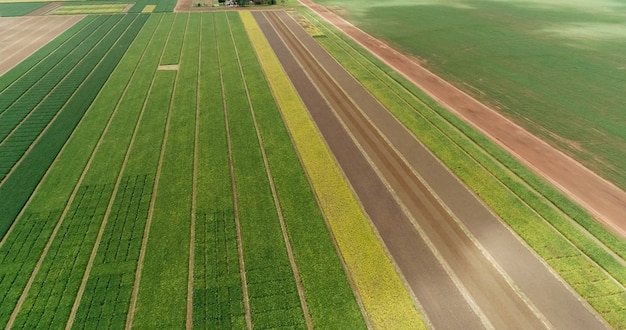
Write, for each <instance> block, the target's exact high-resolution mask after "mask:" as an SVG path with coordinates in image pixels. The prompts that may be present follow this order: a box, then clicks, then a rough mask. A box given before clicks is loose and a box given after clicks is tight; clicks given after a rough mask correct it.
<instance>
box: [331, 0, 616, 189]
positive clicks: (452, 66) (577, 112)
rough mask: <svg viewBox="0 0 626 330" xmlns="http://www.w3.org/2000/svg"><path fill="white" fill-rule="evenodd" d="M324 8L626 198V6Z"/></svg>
mask: <svg viewBox="0 0 626 330" xmlns="http://www.w3.org/2000/svg"><path fill="white" fill-rule="evenodd" d="M319 3H322V4H324V5H328V6H333V7H334V8H335V10H336V11H337V12H338V13H340V14H342V15H344V16H345V17H347V18H349V20H351V21H352V22H354V23H355V24H356V25H357V26H359V27H360V28H362V29H363V30H365V31H367V32H368V33H370V34H372V35H375V36H377V37H380V38H382V39H385V40H388V41H390V42H391V43H392V44H394V45H395V46H397V47H398V48H399V49H402V50H404V51H406V52H409V53H411V54H414V55H416V56H417V57H419V58H420V59H422V60H423V63H424V65H425V66H426V67H427V68H429V69H431V70H433V71H434V72H436V73H439V74H441V75H442V76H443V77H445V78H446V79H447V80H449V81H451V82H452V83H454V84H455V85H456V86H458V87H459V88H461V89H463V90H465V91H467V92H468V93H470V94H472V95H474V96H475V97H477V98H478V99H480V100H482V101H484V102H485V103H487V104H489V105H491V106H492V107H494V108H496V109H498V110H499V111H501V112H502V113H504V114H506V115H507V116H509V117H511V118H513V119H514V120H515V121H516V122H518V123H520V124H521V125H522V126H524V127H526V128H528V129H529V130H530V131H531V132H533V133H535V134H537V135H538V136H540V137H541V138H543V139H545V140H546V141H549V142H550V143H551V144H553V145H555V146H557V147H558V148H560V149H562V150H564V151H565V152H566V153H568V154H570V155H573V156H574V157H575V158H576V159H578V160H580V161H581V162H583V163H584V164H585V165H586V166H587V167H589V168H590V169H592V170H594V171H596V172H598V173H599V174H601V175H602V176H603V177H605V178H606V179H608V180H610V181H612V182H614V183H616V184H617V185H618V186H620V187H621V188H622V189H626V163H625V162H624V161H623V159H622V158H623V155H624V152H626V130H625V129H624V125H625V123H626V113H625V112H624V111H623V108H624V104H626V94H625V93H623V91H624V90H626V79H624V77H625V75H626V72H625V71H624V70H626V67H625V66H624V63H625V60H626V55H624V54H625V53H624V52H623V49H624V47H625V46H626V28H624V25H623V19H624V17H623V10H624V8H625V7H626V2H624V1H617V0H616V1H602V2H598V1H593V0H581V1H573V2H571V1H540V0H525V1H472V0H467V1H464V0H455V1H442V0H435V1H422V0H415V1H404V0H394V1H385V2H363V1H354V0H341V1H336V0H320V1H319Z"/></svg>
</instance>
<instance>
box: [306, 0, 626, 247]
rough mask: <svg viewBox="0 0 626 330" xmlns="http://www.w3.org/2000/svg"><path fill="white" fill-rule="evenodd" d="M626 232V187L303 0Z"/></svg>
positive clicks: (616, 229)
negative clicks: (597, 172)
mask: <svg viewBox="0 0 626 330" xmlns="http://www.w3.org/2000/svg"><path fill="white" fill-rule="evenodd" d="M300 2H301V3H302V4H304V5H305V6H307V7H309V8H310V9H312V10H314V11H315V12H317V13H318V14H319V15H320V16H321V17H323V18H324V19H326V20H327V21H328V22H330V23H332V24H333V25H335V26H336V27H337V28H338V29H340V30H341V31H343V32H344V33H346V34H347V35H348V36H350V37H351V38H352V39H354V40H355V41H356V42H358V43H359V44H361V45H362V46H363V47H365V48H366V49H368V50H369V51H370V52H372V53H373V54H374V55H376V56H377V57H378V58H380V59H381V60H383V61H384V62H386V63H387V64H388V65H389V66H391V67H392V68H394V69H395V70H396V71H398V72H400V73H401V74H402V75H403V76H405V77H406V78H407V79H409V80H410V81H411V82H413V83H414V84H415V85H417V86H418V87H419V88H421V89H422V90H424V91H425V92H426V93H428V94H429V95H430V96H431V97H433V98H434V99H435V100H437V102H439V103H440V104H442V105H443V106H445V107H446V108H448V109H449V110H451V111H453V112H454V113H455V114H457V115H458V116H459V117H461V118H462V119H464V120H466V121H467V122H468V123H470V124H471V125H473V126H474V127H475V128H477V129H479V130H480V131H481V132H483V133H484V134H485V135H487V136H488V137H490V138H491V139H492V140H493V141H494V142H496V143H498V144H499V145H500V146H502V147H503V148H505V149H506V150H508V151H509V152H510V153H511V154H513V155H514V156H516V157H517V158H518V159H519V160H520V161H522V162H523V163H524V164H526V165H527V166H528V167H530V168H531V169H533V170H534V171H535V172H536V173H538V174H539V175H541V176H542V177H543V178H545V179H546V180H548V181H549V182H551V183H552V184H554V186H556V187H557V188H558V189H560V190H561V191H562V192H564V193H565V194H567V195H568V196H570V198H572V199H573V200H575V201H576V202H578V203H579V204H580V205H581V206H583V207H584V208H585V209H587V210H588V211H589V212H590V213H591V214H592V215H593V216H594V217H595V218H596V219H597V220H598V221H600V222H601V223H603V224H604V225H606V226H607V227H608V228H610V229H611V230H613V231H614V232H616V233H618V234H619V235H621V236H622V237H626V192H624V191H623V190H621V189H619V188H618V187H616V186H615V185H613V184H612V183H610V182H608V181H606V180H605V179H603V178H601V177H600V176H598V175H597V174H595V173H593V172H592V171H590V170H589V169H587V168H585V167H584V166H582V165H581V164H580V163H578V162H577V161H575V160H574V159H572V158H570V157H569V156H567V155H565V154H564V153H562V152H560V151H559V150H557V149H555V148H554V147H552V146H550V145H549V144H547V143H546V142H544V141H542V140H541V139H539V138H537V137H536V136H534V135H532V134H531V133H529V132H528V131H526V130H524V129H523V128H521V127H520V126H518V125H517V124H515V123H514V122H512V121H510V120H508V119H507V118H505V117H504V116H502V115H501V114H499V113H498V112H497V111H495V110H493V109H490V108H488V107H487V106H485V105H484V104H482V103H480V102H478V101H477V100H475V99H473V98H472V97H471V96H469V95H468V94H465V93H464V92H462V91H460V90H459V89H457V88H456V87H454V86H452V85H451V84H449V83H447V82H446V81H444V80H443V79H441V78H439V77H438V76H436V75H434V74H433V73H431V72H430V71H428V70H426V69H425V68H423V67H422V66H420V64H419V63H417V62H416V61H415V60H414V59H412V58H410V57H408V56H405V55H403V54H401V53H399V52H397V51H395V50H394V49H392V48H391V47H389V46H388V45H386V44H385V43H384V42H382V41H380V40H377V39H375V38H373V37H372V36H370V35H368V34H366V33H365V32H363V31H361V30H359V29H358V28H356V27H355V26H353V25H352V24H350V23H349V22H347V21H345V20H344V19H342V18H341V17H339V16H337V15H336V14H334V13H333V12H331V11H329V10H328V9H327V8H325V7H323V6H320V5H318V4H315V3H314V2H312V1H311V0H300Z"/></svg>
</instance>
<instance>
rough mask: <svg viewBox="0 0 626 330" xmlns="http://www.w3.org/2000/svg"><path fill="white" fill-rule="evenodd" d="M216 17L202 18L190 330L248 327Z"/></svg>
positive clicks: (209, 15)
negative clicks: (191, 319)
mask: <svg viewBox="0 0 626 330" xmlns="http://www.w3.org/2000/svg"><path fill="white" fill-rule="evenodd" d="M216 24H217V23H216V21H215V15H214V14H203V15H202V43H201V50H200V54H201V56H200V59H201V60H200V84H199V86H198V87H199V90H198V91H199V96H200V99H199V104H198V106H199V115H198V120H199V123H198V124H199V132H198V141H197V144H198V150H197V152H198V168H197V172H198V177H197V208H196V213H197V214H196V235H195V254H194V261H195V266H194V274H193V275H194V283H193V284H194V293H193V327H194V328H202V329H204V328H210V329H220V328H228V327H232V328H239V329H243V328H245V327H246V320H245V311H244V307H243V295H242V286H241V275H240V273H239V255H238V249H237V231H236V228H235V214H234V209H233V189H232V186H231V175H230V160H229V150H228V140H227V138H228V136H227V132H226V121H225V116H224V107H223V104H224V99H223V97H222V93H223V91H222V83H221V78H220V76H221V74H220V70H219V69H218V68H220V67H221V63H220V58H221V56H220V55H219V49H218V46H217V39H216V35H217V28H216V26H215V25H216Z"/></svg>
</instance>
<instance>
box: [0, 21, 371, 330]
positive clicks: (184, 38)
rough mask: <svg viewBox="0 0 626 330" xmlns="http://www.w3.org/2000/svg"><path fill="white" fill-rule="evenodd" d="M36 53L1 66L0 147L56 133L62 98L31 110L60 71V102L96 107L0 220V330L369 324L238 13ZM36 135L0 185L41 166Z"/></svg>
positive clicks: (90, 28)
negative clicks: (10, 68)
mask: <svg viewBox="0 0 626 330" xmlns="http://www.w3.org/2000/svg"><path fill="white" fill-rule="evenodd" d="M123 27H124V28H123ZM85 42H89V43H85ZM122 47H123V48H122ZM105 49H110V50H109V51H106V50H105ZM47 51H48V53H47V54H42V55H37V57H36V58H37V60H36V61H34V60H27V61H26V62H24V63H27V64H29V65H30V67H24V68H23V69H20V70H22V74H21V75H16V74H11V75H8V76H6V77H8V78H10V79H12V80H11V81H8V82H5V87H4V88H3V91H12V93H11V94H10V95H12V96H11V97H10V98H9V97H8V98H6V99H5V98H3V99H2V101H3V102H6V104H7V107H6V110H5V111H3V112H2V113H1V114H0V115H2V116H6V118H7V121H3V124H4V125H3V126H2V128H1V129H2V132H3V134H4V135H3V140H2V141H3V142H2V143H3V144H2V145H0V148H1V147H2V146H3V145H5V144H6V145H7V146H8V141H10V139H12V137H17V136H23V134H17V132H18V130H19V129H21V127H27V126H23V125H25V124H26V123H27V122H29V121H30V120H32V121H33V123H35V122H36V123H40V125H41V123H44V124H45V122H46V120H47V121H48V122H49V123H51V124H46V125H44V126H33V127H34V128H33V130H34V132H35V133H36V132H38V131H37V130H39V132H40V133H38V134H44V135H45V134H50V133H51V132H57V131H56V130H52V129H53V125H54V123H56V122H59V120H60V119H62V118H65V117H63V116H62V114H63V113H64V109H65V108H64V106H63V104H61V105H60V106H59V107H60V108H59V109H57V110H56V111H57V113H58V114H54V113H52V112H47V111H42V110H39V109H40V107H41V105H42V104H46V102H51V101H52V100H60V101H62V98H61V96H63V95H68V94H59V96H58V97H57V96H56V95H57V94H55V93H57V91H58V93H61V90H65V89H66V85H64V83H65V82H69V81H81V80H80V79H74V78H72V77H73V76H72V75H73V74H76V75H77V77H82V79H83V80H85V78H84V77H85V76H86V77H88V78H86V79H87V80H86V81H85V82H82V83H79V85H76V87H74V90H73V91H72V92H70V93H69V96H68V98H69V101H66V102H65V103H67V104H69V105H71V104H73V101H72V100H73V99H72V95H75V94H76V93H78V92H81V91H82V88H86V87H91V88H93V91H92V93H93V94H92V95H93V96H92V98H93V102H91V100H87V101H85V100H83V102H84V103H85V104H90V105H91V106H90V107H89V109H88V110H87V109H83V110H75V111H78V113H80V116H79V117H75V119H74V120H75V124H73V125H75V126H76V128H75V129H73V133H72V135H71V137H69V133H68V135H66V137H65V139H66V140H67V142H66V141H65V140H63V139H59V140H57V143H59V144H58V145H59V146H58V148H57V149H52V150H56V151H57V152H58V151H59V150H60V152H59V153H58V156H57V155H56V154H55V155H49V156H47V157H50V163H51V164H52V165H51V166H49V165H45V164H41V165H39V167H41V169H42V172H41V175H40V176H39V179H36V180H37V184H36V185H37V189H36V191H35V192H34V194H32V197H30V198H29V199H28V201H26V199H25V200H24V201H23V202H22V203H26V205H25V207H24V208H23V210H22V209H21V207H19V208H16V210H17V211H14V213H15V214H14V215H13V219H10V217H9V216H7V214H8V213H3V216H4V217H5V218H6V219H7V220H6V221H7V222H5V224H6V232H7V233H6V235H5V236H4V237H3V238H2V241H1V242H0V263H2V267H1V270H0V288H2V289H3V291H2V295H0V299H1V300H0V302H1V306H2V308H0V324H2V326H8V327H9V328H11V327H55V328H59V327H68V328H70V327H71V328H84V327H88V328H91V327H113V328H120V327H124V326H133V327H178V326H184V325H185V324H188V325H191V326H193V327H204V326H209V327H213V326H215V327H220V326H224V327H236V328H240V327H246V325H249V326H255V327H278V326H287V327H307V324H308V325H309V326H310V325H315V324H320V325H322V324H328V322H332V320H335V321H337V322H339V320H341V322H342V323H343V324H350V325H352V326H358V325H360V326H359V327H365V323H364V320H363V314H362V312H361V310H360V309H359V307H358V303H357V300H356V297H355V296H354V294H353V292H352V290H351V288H350V284H349V281H348V279H347V277H346V273H345V272H344V268H343V267H342V265H341V259H340V258H339V257H338V255H337V250H336V249H335V246H334V245H333V243H332V237H331V235H330V234H329V232H328V229H327V227H326V224H325V220H324V217H323V215H322V213H321V212H320V209H319V206H318V203H317V200H316V198H315V195H314V194H313V192H312V190H311V188H310V186H309V182H308V181H307V179H306V175H305V171H304V169H303V167H302V165H301V163H300V162H299V160H298V156H297V153H296V150H295V148H294V146H292V144H291V142H290V138H289V134H288V131H287V130H286V128H285V126H284V125H283V124H282V118H281V115H280V112H279V110H278V107H277V105H276V103H275V101H274V97H273V95H272V93H271V91H270V88H269V86H268V83H267V81H266V80H265V76H264V74H263V71H262V70H261V66H260V64H259V62H258V59H257V57H256V56H255V53H254V50H253V48H252V46H251V44H250V40H249V38H248V35H247V31H246V29H245V28H244V25H243V23H242V21H241V19H240V16H239V14H238V13H192V14H182V13H178V14H158V13H156V14H151V15H134V14H131V15H123V16H89V17H88V18H87V19H85V20H83V21H82V24H81V25H80V26H77V27H76V29H75V30H73V31H72V34H71V36H67V37H66V38H65V39H63V40H61V41H58V42H57V43H56V44H55V47H50V48H48V49H47ZM90 54H93V55H94V56H95V55H99V57H100V58H103V60H102V61H100V62H98V61H95V62H94V61H93V60H90V58H91V57H92V55H90ZM107 54H115V55H116V57H115V58H116V59H117V61H115V62H114V61H112V60H111V61H110V62H105V61H107V59H108V58H109V55H107ZM34 58H35V57H34ZM118 62H119V64H118ZM84 63H89V65H87V64H84ZM99 63H100V65H101V63H108V64H107V67H108V68H110V69H111V70H112V69H113V68H114V67H115V70H114V71H113V73H112V74H111V75H110V76H108V74H107V75H106V76H103V74H102V73H99V72H100V71H98V68H99V66H98V65H99ZM116 64H117V67H116ZM163 65H171V66H172V68H175V69H174V70H161V69H160V68H163ZM83 66H85V69H84V70H83V69H81V68H83ZM44 67H45V68H46V70H42V69H41V68H44ZM88 68H91V71H89V72H92V73H87V74H86V75H84V73H83V76H81V75H80V74H79V73H80V72H88V71H87V69H88ZM94 70H95V71H94ZM47 72H49V73H47ZM4 77H5V76H3V78H4ZM89 77H94V79H93V80H94V81H95V80H96V79H95V78H100V79H102V80H100V85H95V84H94V83H89V82H90V80H89ZM102 77H108V80H107V79H106V78H102ZM8 78H7V79H8ZM104 81H106V83H105V82H104ZM61 87H63V88H61ZM7 95H9V93H8V92H7ZM31 95H32V96H31ZM242 96H243V97H242ZM60 101H57V102H60ZM55 104H57V103H55ZM66 106H67V105H66ZM41 109H44V108H43V107H41ZM38 111H42V112H41V113H42V116H40V117H38V116H39V115H37V114H39V113H40V112H38ZM43 114H46V115H47V116H48V117H46V116H44V115H43ZM8 118H11V120H8ZM35 118H37V121H35ZM73 125H70V126H69V127H71V128H74V126H73ZM64 127H68V126H65V125H64ZM24 129H25V128H24ZM42 132H43V133H42ZM68 137H69V138H68ZM32 139H33V140H32V142H30V143H31V144H33V145H34V146H30V147H29V146H28V145H26V149H25V151H24V152H23V155H24V156H23V157H22V158H24V159H22V160H19V159H21V158H19V157H18V158H17V160H15V161H14V163H15V164H18V165H16V167H15V168H9V170H8V171H7V173H8V174H7V175H6V177H5V179H4V181H2V183H1V184H0V194H1V193H5V194H6V193H8V191H9V188H11V189H12V190H11V192H15V191H17V190H15V188H14V187H15V184H16V183H17V182H19V181H15V182H16V183H12V181H11V180H12V179H11V178H12V177H13V176H15V175H16V174H20V173H22V172H19V171H18V170H19V168H20V167H19V166H20V165H19V164H23V163H24V164H31V163H28V162H27V159H28V157H29V156H31V157H34V158H33V160H34V159H39V157H40V154H41V152H42V150H41V149H40V148H38V147H37V145H38V143H41V142H43V140H42V138H38V137H37V135H32ZM4 141H7V142H4ZM11 141H12V140H11ZM16 141H24V140H23V139H20V140H16ZM26 142H28V140H26ZM42 146H43V144H42ZM7 148H8V147H7ZM7 150H9V149H0V152H1V155H2V156H3V157H4V156H6V157H9V156H11V154H10V153H8V151H7ZM11 150H14V148H13V149H11ZM47 153H50V151H48V152H47ZM18 156H19V155H18ZM14 157H15V156H14ZM35 157H37V158H35ZM53 160H54V161H53ZM18 161H19V162H18ZM48 167H49V168H48ZM24 173H26V172H24ZM22 175H24V176H25V175H26V174H22ZM42 178H43V179H42ZM33 180H35V179H33ZM38 181H41V182H40V183H39V182H38ZM3 189H5V190H3ZM24 190H26V189H24ZM23 194H24V196H30V195H31V194H30V192H28V191H25V192H23ZM16 195H19V194H16ZM7 196H8V195H7ZM18 197H19V196H18ZM16 198H17V197H16ZM16 201H17V199H16ZM16 203H17V202H16ZM11 204H13V203H11ZM3 207H5V204H4V203H3ZM13 220H15V221H13ZM42 220H45V221H42ZM68 265H69V266H68ZM244 279H245V280H244ZM331 292H332V298H330V297H328V299H327V298H326V297H327V296H328V295H330V294H331ZM329 302H332V303H330V304H328V303H329ZM309 304H311V305H310V306H309ZM345 311H348V313H345ZM155 315H161V316H162V317H159V318H155Z"/></svg>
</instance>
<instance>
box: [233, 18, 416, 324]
mask: <svg viewBox="0 0 626 330" xmlns="http://www.w3.org/2000/svg"><path fill="white" fill-rule="evenodd" d="M242 16H243V17H244V18H246V16H247V14H242ZM244 22H247V23H248V24H247V29H248V33H251V34H252V36H251V39H252V41H253V44H254V49H255V51H256V52H257V54H258V55H257V56H258V58H259V59H261V64H262V66H263V70H264V72H265V74H266V76H267V77H268V80H269V82H270V86H271V87H272V91H273V93H274V96H275V98H276V100H277V102H278V105H279V106H280V112H281V113H282V116H283V118H284V120H285V122H286V124H287V127H288V128H289V132H290V135H291V138H292V139H293V141H294V143H295V145H296V146H297V149H298V153H299V156H300V159H301V161H302V163H303V165H304V168H305V169H306V173H307V175H308V177H309V180H310V181H311V185H312V187H313V189H314V190H315V194H316V196H317V198H318V199H319V204H320V207H321V209H322V210H323V212H324V216H325V217H326V220H327V222H328V225H329V227H330V229H331V230H332V233H333V236H334V239H335V240H336V243H337V246H338V248H339V250H340V251H341V255H342V258H343V260H344V261H345V263H346V266H347V269H348V271H349V272H350V275H351V278H352V280H353V283H354V285H355V288H356V290H357V291H358V293H359V296H360V297H361V300H362V303H363V307H364V308H365V310H366V312H367V314H368V317H369V319H370V322H371V324H373V325H374V326H378V327H389V328H402V327H406V326H407V325H408V326H409V327H417V328H423V327H424V324H423V322H422V321H421V317H420V315H419V313H418V312H417V310H416V309H415V307H414V305H413V302H412V301H411V299H410V297H409V295H408V293H407V291H406V289H405V288H404V286H403V284H402V281H401V279H400V278H399V276H398V274H397V272H396V271H395V269H394V268H393V266H392V264H391V262H390V261H389V259H388V256H387V255H386V253H385V251H384V249H383V248H382V246H381V244H380V242H379V240H378V238H377V237H376V235H375V234H374V233H373V232H372V230H371V227H370V224H369V221H368V220H367V218H366V216H365V215H364V213H363V211H362V209H361V207H360V206H359V205H358V202H357V201H356V199H355V197H354V195H353V194H352V192H351V191H350V189H349V188H348V186H347V183H346V181H345V178H344V177H343V175H342V174H341V170H340V169H339V168H338V166H337V165H336V163H335V161H334V159H333V157H332V155H331V154H330V151H329V150H328V149H327V147H326V146H325V143H324V142H323V140H322V137H321V136H320V134H319V132H318V131H317V129H316V128H315V126H314V124H313V123H312V122H311V119H310V118H309V116H308V113H307V111H306V109H305V107H304V105H303V104H302V102H301V101H300V100H299V97H298V96H297V94H296V91H295V90H294V88H293V86H292V85H291V84H290V83H289V81H288V78H287V77H286V75H285V73H284V71H282V68H281V67H280V64H279V62H278V59H277V58H276V56H275V55H274V54H273V53H272V50H271V48H270V46H269V44H268V43H267V41H266V40H265V38H264V37H263V35H262V34H261V31H260V30H259V27H258V26H257V25H256V23H254V22H253V21H251V20H250V18H247V19H246V20H244ZM285 179H287V178H285ZM294 236H295V234H294ZM297 241H298V240H294V242H297ZM305 260H306V259H305ZM321 263H322V264H323V263H324V262H321ZM308 267H315V266H314V265H309V266H308ZM308 267H307V268H308ZM302 269H305V268H304V266H303V267H302ZM323 271H331V270H330V269H324V270H323ZM336 271H337V270H335V272H336ZM312 275H313V274H312ZM318 276H319V277H318V278H317V280H318V281H323V280H322V279H323V278H324V277H323V275H318ZM316 277H317V276H316ZM335 278H338V277H335ZM381 278H384V279H385V280H384V281H381V280H380V279H381ZM326 280H331V279H330V277H329V278H327V279H326ZM303 281H304V276H303ZM305 283H306V282H305ZM322 283H323V282H322ZM320 284H321V283H320ZM324 286H325V287H327V288H330V287H332V286H330V285H328V284H325V285H324ZM338 289H339V288H337V289H335V290H337V291H339V290H338ZM318 290H319V289H318ZM318 290H316V291H315V292H319V291H318ZM321 292H324V291H321ZM338 298H339V297H336V299H338ZM317 299H321V300H324V299H325V300H326V302H327V303H329V306H328V308H336V309H338V311H336V312H339V314H338V315H334V314H333V313H332V312H330V311H325V313H327V315H329V316H331V317H330V318H329V319H328V320H326V322H329V323H327V325H329V326H334V325H335V324H342V323H343V322H347V323H346V327H350V326H351V325H352V324H359V323H360V322H358V320H357V318H356V311H354V310H353V309H352V308H353V307H349V306H350V305H346V304H345V303H344V302H341V300H338V301H335V302H334V304H330V302H331V300H329V297H328V295H326V296H324V295H321V296H319V297H317ZM344 299H346V298H345V297H344ZM390 300H393V301H394V304H393V306H391V305H389V304H385V303H384V302H385V301H390ZM311 305H312V306H313V304H311ZM316 305H317V304H316ZM312 308H313V307H312ZM318 308H319V306H318ZM344 308H346V310H344ZM312 312H313V310H312ZM348 316H352V317H351V318H349V317H348ZM344 318H345V319H344Z"/></svg>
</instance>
